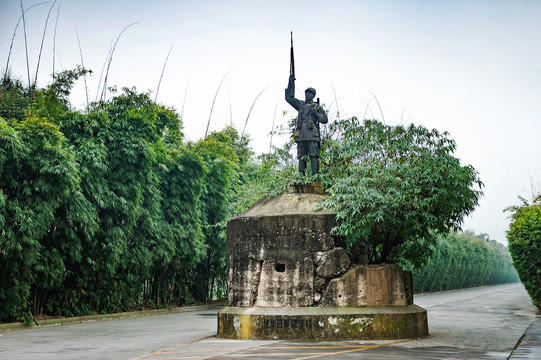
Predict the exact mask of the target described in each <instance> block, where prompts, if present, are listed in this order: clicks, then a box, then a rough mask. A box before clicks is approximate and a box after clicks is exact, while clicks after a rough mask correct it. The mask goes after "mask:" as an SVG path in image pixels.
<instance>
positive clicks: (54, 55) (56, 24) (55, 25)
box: [53, 5, 60, 81]
mask: <svg viewBox="0 0 541 360" xmlns="http://www.w3.org/2000/svg"><path fill="white" fill-rule="evenodd" d="M59 15H60V5H58V9H57V11H56V21H55V24H54V36H53V81H54V79H55V60H56V28H57V27H58V16H59Z"/></svg>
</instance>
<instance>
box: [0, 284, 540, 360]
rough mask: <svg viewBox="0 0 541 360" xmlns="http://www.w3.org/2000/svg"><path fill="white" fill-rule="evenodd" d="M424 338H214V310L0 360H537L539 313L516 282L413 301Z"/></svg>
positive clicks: (0, 343) (108, 326)
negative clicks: (422, 312)
mask: <svg viewBox="0 0 541 360" xmlns="http://www.w3.org/2000/svg"><path fill="white" fill-rule="evenodd" d="M415 303H416V304H417V305H419V306H421V307H424V308H426V309H427V311H428V325H429V331H430V336H428V337H426V338H422V339H406V340H387V341H319V342H314V341H280V340H275V341H247V340H226V339H220V338H217V337H216V329H217V320H216V318H217V317H216V314H217V312H218V310H217V309H210V310H198V311H192V312H186V313H178V314H168V315H159V316H148V317H138V318H129V319H121V320H112V321H95V322H89V323H80V324H71V325H58V326H46V327H39V328H30V329H25V330H16V331H6V330H1V329H2V328H1V327H0V334H1V336H0V359H17V360H24V359H45V360H49V359H125V360H167V359H169V360H170V359H295V360H301V359H363V358H366V359H376V358H377V359H514V360H516V359H541V320H540V319H541V315H539V313H538V312H537V311H536V308H535V307H534V306H533V305H532V303H531V301H530V298H529V297H528V295H527V293H526V291H525V290H524V288H523V286H522V285H521V284H518V283H517V284H507V285H499V286H490V287H481V288H474V289H466V290H459V291H447V292H441V293H434V294H426V295H417V296H415ZM517 344H518V346H517Z"/></svg>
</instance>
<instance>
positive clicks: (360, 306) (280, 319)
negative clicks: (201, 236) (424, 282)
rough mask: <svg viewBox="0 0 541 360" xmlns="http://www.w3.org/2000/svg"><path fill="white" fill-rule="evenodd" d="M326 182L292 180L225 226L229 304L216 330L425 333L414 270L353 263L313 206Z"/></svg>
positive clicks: (235, 333) (330, 220) (236, 333)
mask: <svg viewBox="0 0 541 360" xmlns="http://www.w3.org/2000/svg"><path fill="white" fill-rule="evenodd" d="M324 198H325V195H322V190H321V184H317V183H314V184H310V185H308V186H293V187H292V188H291V189H290V191H289V192H288V193H286V194H282V195H280V196H278V197H276V198H273V199H270V200H267V201H262V202H260V203H259V204H257V205H255V206H254V207H252V208H251V209H249V210H248V211H246V212H244V213H243V214H241V215H239V216H237V217H235V218H234V219H232V220H231V221H230V222H229V223H228V225H227V245H226V252H227V255H226V261H227V265H228V268H229V293H228V300H229V305H231V306H232V307H231V308H229V309H225V310H223V311H221V312H220V313H219V317H218V324H219V325H218V326H219V329H218V334H219V336H222V337H227V338H234V339H277V338H279V339H328V340H332V339H391V338H405V337H419V336H425V335H427V334H428V325H427V319H426V310H424V309H421V308H419V307H416V306H414V305H412V304H413V293H412V282H411V273H410V272H404V271H403V270H402V269H401V268H400V267H399V266H398V265H388V264H381V265H355V264H352V262H351V259H350V257H349V255H348V254H347V252H346V251H345V250H344V249H343V248H342V247H341V246H340V244H342V243H343V241H339V240H338V239H336V238H335V237H334V236H333V235H332V233H331V232H332V229H333V227H335V226H336V222H335V216H336V214H335V213H333V212H329V211H325V210H320V211H318V210H316V209H317V206H318V204H319V202H320V201H321V200H322V199H324Z"/></svg>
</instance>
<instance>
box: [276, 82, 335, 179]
mask: <svg viewBox="0 0 541 360" xmlns="http://www.w3.org/2000/svg"><path fill="white" fill-rule="evenodd" d="M304 96H305V100H304V101H302V100H299V99H296V98H295V75H294V74H291V75H290V76H289V83H288V85H287V89H286V101H287V102H288V103H289V104H290V105H291V106H293V107H294V108H295V110H297V111H298V112H299V116H298V117H297V121H296V124H295V142H296V143H297V158H298V159H299V172H300V173H301V174H303V175H304V173H305V171H306V155H308V156H309V157H310V165H311V168H312V174H313V175H315V174H317V173H318V172H319V146H320V144H321V137H320V134H319V124H320V123H322V124H326V123H327V121H328V118H327V114H326V113H325V110H324V109H323V108H322V107H321V106H319V104H318V103H316V102H314V97H315V96H316V90H315V89H314V88H311V87H309V88H308V89H306V90H305V92H304Z"/></svg>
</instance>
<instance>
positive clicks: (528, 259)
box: [506, 195, 541, 309]
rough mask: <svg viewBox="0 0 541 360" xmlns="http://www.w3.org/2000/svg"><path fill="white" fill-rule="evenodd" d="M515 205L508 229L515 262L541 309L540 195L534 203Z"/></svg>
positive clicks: (533, 299) (519, 273)
mask: <svg viewBox="0 0 541 360" xmlns="http://www.w3.org/2000/svg"><path fill="white" fill-rule="evenodd" d="M521 200H522V205H520V206H512V207H510V208H508V209H506V210H507V211H510V212H512V214H511V219H512V221H511V224H510V225H509V231H508V233H507V240H508V241H509V250H510V252H511V256H512V257H513V265H515V268H516V269H517V272H518V275H519V277H520V281H522V283H523V284H524V287H525V288H526V290H527V291H528V294H530V297H531V298H532V301H533V303H534V304H535V305H536V306H537V307H538V308H539V309H541V195H538V196H537V197H536V198H535V199H534V200H533V202H532V203H531V204H529V203H528V202H527V201H526V200H525V199H521Z"/></svg>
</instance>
